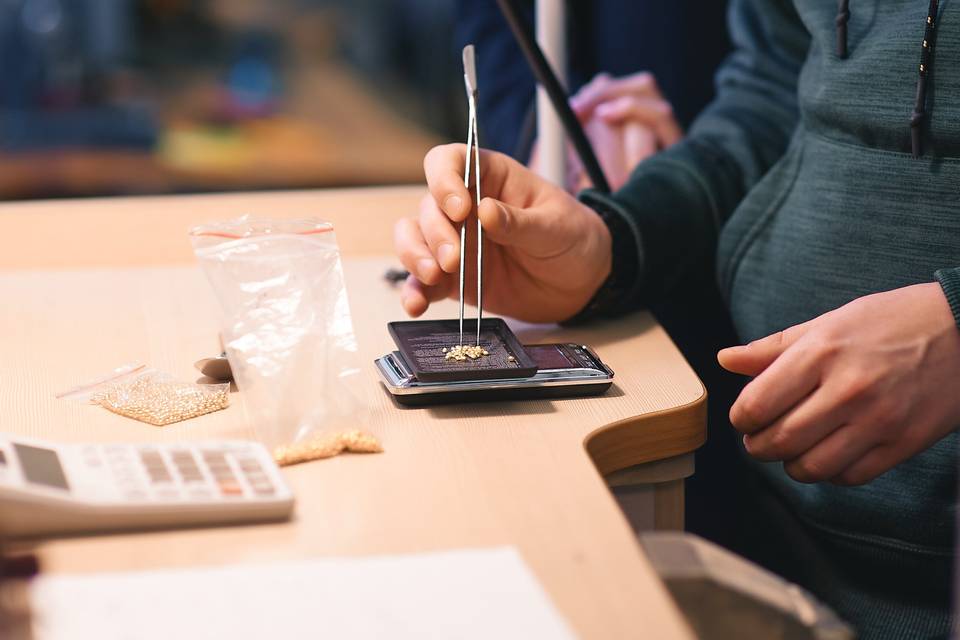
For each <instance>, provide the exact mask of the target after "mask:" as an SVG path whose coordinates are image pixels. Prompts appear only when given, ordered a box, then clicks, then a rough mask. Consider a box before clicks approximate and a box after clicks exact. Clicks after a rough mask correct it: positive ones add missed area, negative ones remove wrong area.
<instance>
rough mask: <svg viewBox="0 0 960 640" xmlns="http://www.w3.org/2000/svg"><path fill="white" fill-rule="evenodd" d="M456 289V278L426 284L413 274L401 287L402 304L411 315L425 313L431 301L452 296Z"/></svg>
mask: <svg viewBox="0 0 960 640" xmlns="http://www.w3.org/2000/svg"><path fill="white" fill-rule="evenodd" d="M453 290H454V278H452V277H447V278H443V279H442V280H441V281H440V283H439V284H436V285H433V286H430V285H425V284H423V283H422V282H420V281H419V280H417V279H416V277H414V276H413V275H412V274H411V275H410V277H408V278H407V279H406V281H405V282H404V283H403V286H402V287H401V289H400V304H401V305H403V310H404V311H406V312H407V313H408V314H409V315H410V316H411V317H413V318H416V317H418V316H421V315H423V312H424V311H426V310H427V308H428V307H429V306H430V303H431V302H437V301H438V300H443V299H445V298H448V297H450V295H452V293H453Z"/></svg>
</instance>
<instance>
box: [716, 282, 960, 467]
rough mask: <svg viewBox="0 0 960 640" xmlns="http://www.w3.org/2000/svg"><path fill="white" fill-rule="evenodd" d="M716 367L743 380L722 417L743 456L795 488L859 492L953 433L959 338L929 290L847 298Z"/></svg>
mask: <svg viewBox="0 0 960 640" xmlns="http://www.w3.org/2000/svg"><path fill="white" fill-rule="evenodd" d="M718 359H719V361H720V364H721V365H722V366H723V367H724V368H726V369H729V370H730V371H733V372H735V373H741V374H744V375H749V376H755V378H754V380H753V381H752V382H750V383H749V384H748V385H747V386H746V387H745V388H744V390H743V392H742V393H741V394H740V397H739V398H738V399H737V401H736V402H735V403H734V405H733V407H732V408H731V409H730V421H731V423H732V424H733V426H734V427H735V428H736V429H737V430H738V431H740V432H742V433H743V434H745V435H744V438H743V441H744V446H745V447H746V450H747V452H748V453H750V455H752V456H753V457H755V458H757V459H759V460H766V461H774V460H782V461H784V469H785V470H786V472H787V473H788V474H789V475H790V476H791V477H792V478H793V479H795V480H798V481H800V482H818V481H823V480H829V481H831V482H834V483H836V484H842V485H857V484H863V483H866V482H869V481H870V480H873V479H874V478H876V477H877V476H879V475H881V474H882V473H884V472H886V471H888V470H890V469H891V468H893V467H894V466H896V465H897V464H899V463H901V462H903V461H904V460H906V459H908V458H911V457H912V456H915V455H917V454H918V453H920V452H921V451H923V450H925V449H927V448H928V447H930V446H931V445H933V444H934V443H935V442H937V441H938V440H940V439H941V438H943V437H944V436H946V435H947V434H949V433H950V432H951V431H953V430H954V429H956V428H957V427H958V426H960V395H958V394H957V393H955V392H953V391H952V386H953V385H954V384H955V382H956V381H957V380H960V331H958V330H957V325H956V323H955V321H954V317H953V315H952V314H951V311H950V307H949V306H948V304H947V301H946V298H945V297H944V295H943V291H942V290H941V288H940V286H939V285H938V284H936V283H930V284H920V285H914V286H910V287H904V288H902V289H895V290H893V291H887V292H884V293H878V294H874V295H870V296H866V297H863V298H858V299H857V300H854V301H853V302H851V303H849V304H847V305H845V306H843V307H840V308H839V309H836V310H835V311H831V312H829V313H826V314H824V315H822V316H819V317H817V318H814V319H813V320H810V321H809V322H805V323H803V324H800V325H796V326H794V327H790V328H789V329H786V330H785V331H782V332H780V333H776V334H773V335H771V336H768V337H766V338H763V339H761V340H757V341H755V342H751V343H750V344H748V345H745V346H739V347H732V348H729V349H724V350H722V351H720V353H719V354H718Z"/></svg>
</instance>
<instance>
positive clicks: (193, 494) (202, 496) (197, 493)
mask: <svg viewBox="0 0 960 640" xmlns="http://www.w3.org/2000/svg"><path fill="white" fill-rule="evenodd" d="M187 495H188V496H189V497H190V498H192V499H193V500H210V499H211V498H213V493H212V492H211V491H208V490H207V489H193V490H192V491H190V492H189V493H188V494H187Z"/></svg>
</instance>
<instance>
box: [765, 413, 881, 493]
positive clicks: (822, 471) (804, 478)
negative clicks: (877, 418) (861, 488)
mask: <svg viewBox="0 0 960 640" xmlns="http://www.w3.org/2000/svg"><path fill="white" fill-rule="evenodd" d="M875 446H876V443H874V442H873V441H872V439H871V438H866V437H864V436H863V434H862V433H860V432H859V431H858V430H857V429H856V428H855V427H853V426H851V425H847V426H844V427H840V428H839V429H837V430H836V431H834V432H833V433H831V434H830V435H828V436H827V437H826V438H824V439H823V440H822V441H821V442H820V443H819V444H817V445H816V446H814V447H813V448H812V449H810V450H809V451H807V452H806V453H804V454H803V455H801V456H800V457H798V458H795V459H793V460H790V461H788V462H785V463H784V464H783V469H784V471H786V472H787V474H788V475H789V476H790V477H791V478H793V479H794V480H796V481H797V482H821V481H823V480H829V479H831V478H834V477H836V476H838V475H840V474H841V473H843V472H844V471H845V470H846V469H848V468H849V467H850V466H851V465H853V464H855V463H857V461H859V460H861V459H862V458H863V457H864V456H865V454H867V452H868V451H870V450H871V449H873V448H874V447H875Z"/></svg>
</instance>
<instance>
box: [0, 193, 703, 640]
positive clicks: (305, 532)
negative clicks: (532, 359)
mask: <svg viewBox="0 0 960 640" xmlns="http://www.w3.org/2000/svg"><path fill="white" fill-rule="evenodd" d="M420 194H421V189H420V188H392V189H366V190H352V191H350V190H348V191H330V192H302V193H282V194H281V193H277V194H257V195H242V194H238V195H223V196H186V197H166V198H142V199H116V200H85V201H74V202H67V201H60V202H56V201H52V202H31V203H22V204H13V205H3V206H0V299H2V300H3V301H4V302H3V306H2V308H0V334H2V335H3V336H4V339H3V341H2V343H0V412H2V413H0V415H2V416H3V427H2V429H3V430H4V431H11V432H14V433H18V434H23V435H28V436H33V437H42V438H54V439H58V440H63V441H84V440H93V441H110V440H114V441H120V440H134V441H137V440H142V441H147V440H163V441H172V440H180V439H190V440H193V439H202V438H209V437H239V438H247V437H251V436H252V431H251V429H250V425H249V424H248V423H247V421H246V418H245V416H244V412H243V409H242V405H241V403H240V402H239V399H235V402H234V403H233V405H232V406H231V407H230V408H229V409H228V410H226V411H221V412H218V413H214V414H210V415H207V416H203V417H201V418H197V419H195V420H191V421H188V422H184V423H180V424H176V425H171V426H168V427H163V428H157V427H152V426H149V425H146V424H141V423H138V422H135V421H132V420H129V419H126V418H122V417H120V416H116V415H113V414H111V413H109V412H107V411H105V410H103V409H101V408H99V407H94V406H88V405H80V404H76V403H73V402H70V401H63V400H60V401H58V400H56V399H54V393H55V392H56V391H58V390H60V389H63V388H66V387H69V386H71V385H73V384H75V383H77V382H78V381H82V380H84V379H86V378H89V377H91V376H94V375H97V374H98V373H100V372H102V371H104V370H108V369H110V368H112V367H115V366H117V365H119V364H121V363H123V362H128V361H132V360H140V361H143V362H147V363H149V364H151V365H153V366H155V367H157V368H160V369H163V370H166V371H169V372H171V373H173V374H175V375H176V376H178V377H181V378H184V379H194V378H195V377H196V373H195V372H194V371H193V370H192V366H191V363H192V362H193V361H194V360H196V359H198V358H200V357H202V356H205V355H207V354H212V353H214V352H215V351H216V349H217V337H216V336H217V309H216V304H215V302H214V301H213V300H212V296H211V295H210V292H209V289H208V285H207V283H206V281H205V280H204V279H203V277H202V275H201V274H200V272H199V271H198V270H197V268H196V267H195V266H193V264H192V262H193V258H192V254H191V250H190V248H189V244H188V241H187V237H186V229H187V228H188V227H189V226H190V225H191V224H193V223H197V222H200V221H207V220H212V219H216V218H224V217H232V216H236V215H240V214H243V213H250V214H255V215H272V216H278V215H284V216H286V215H289V216H303V215H308V214H309V215H317V216H321V217H324V218H327V219H329V220H332V221H333V222H334V223H335V224H336V225H337V229H338V236H339V240H340V243H341V247H342V249H343V252H344V255H345V256H346V257H347V259H346V261H345V271H346V274H347V279H348V285H349V287H350V297H351V306H352V310H353V317H354V322H355V326H356V330H357V332H358V336H359V342H360V346H361V351H362V353H363V357H364V359H365V360H366V361H368V362H369V361H371V360H372V359H373V358H374V357H375V356H377V355H380V354H383V353H385V352H387V351H389V350H390V349H391V348H392V347H391V341H390V338H389V337H388V335H387V332H386V330H385V328H384V323H385V322H386V321H387V320H389V319H394V318H400V317H402V313H401V310H400V305H399V301H398V298H397V295H396V292H395V290H393V289H392V288H391V287H390V286H389V285H387V284H386V283H385V282H384V280H383V279H382V272H383V270H384V269H385V268H386V267H387V266H388V265H391V264H393V263H394V261H393V259H392V258H390V257H387V256H388V253H389V250H390V246H391V239H390V237H391V226H392V221H393V220H394V219H396V218H397V217H398V216H401V215H406V214H410V213H412V212H413V211H415V207H416V202H417V200H418V198H419V195H420ZM431 313H432V314H433V315H434V316H449V315H450V314H452V313H455V310H454V307H453V306H452V305H451V304H448V305H446V306H443V305H441V306H440V307H438V308H437V309H435V310H433V311H432V312H431ZM516 328H517V331H518V333H519V334H520V335H521V337H522V338H523V339H524V340H528V341H530V340H554V339H557V340H572V341H577V342H581V341H583V342H587V343H589V344H591V345H592V346H594V347H595V348H596V349H597V351H598V352H599V353H600V354H601V356H602V357H603V358H604V359H605V360H606V361H607V362H609V363H610V365H611V367H612V368H613V369H614V370H615V371H616V372H617V378H616V387H615V388H614V389H613V390H612V391H611V393H609V394H608V395H607V396H606V397H603V398H596V399H590V400H566V401H538V402H529V403H513V404H509V403H499V404H488V405H471V406H462V407H446V408H433V409H400V408H398V407H397V406H396V405H394V404H393V402H392V401H391V400H390V399H389V398H388V397H387V396H386V394H385V393H384V392H383V391H382V390H380V389H378V388H376V381H375V374H374V372H373V368H372V366H370V367H368V368H367V370H366V373H367V376H368V380H369V389H370V390H371V394H372V395H371V397H372V398H373V401H374V404H375V409H374V417H373V423H372V425H371V427H370V429H371V431H373V432H374V433H376V434H377V435H378V436H379V437H380V438H381V439H382V441H383V443H384V445H385V447H386V452H385V453H384V454H381V455H368V456H341V457H338V458H335V459H332V460H326V461H320V462H315V463H310V464H304V465H299V466H295V467H290V468H287V469H286V470H285V471H284V473H285V476H286V477H287V479H288V481H289V482H290V484H291V486H292V488H293V489H294V491H295V493H296V494H297V498H298V502H297V509H296V516H295V519H294V520H293V521H292V522H290V523H283V524H274V525H265V526H248V527H234V528H220V529H201V530H188V531H168V532H157V533H141V534H124V535H112V536H100V537H87V538H77V539H70V540H54V541H47V542H43V543H40V544H39V545H38V547H37V552H38V553H39V554H40V557H41V560H42V562H43V563H44V565H45V567H46V569H47V570H48V571H64V572H65V571H79V572H85V571H94V570H124V569H147V568H155V567H164V566H183V565H200V564H219V563H229V562H244V561H264V560H275V559H284V558H301V557H311V556H329V555H368V554H380V553H407V552H418V551H426V550H435V549H447V548H459V547H481V546H491V545H503V544H508V545H514V546H516V547H517V548H518V549H519V550H520V553H521V554H522V555H523V557H524V559H525V560H526V562H527V563H528V564H529V566H530V567H531V569H532V570H533V572H534V573H535V574H536V576H537V577H538V579H539V580H540V582H541V583H542V584H543V586H544V588H545V589H546V591H547V592H548V593H549V595H550V596H551V597H552V599H553V600H554V602H555V603H556V604H557V606H558V607H559V608H560V610H561V611H562V612H563V614H564V615H565V616H566V617H567V619H568V620H569V621H570V623H571V624H572V626H573V627H574V629H575V630H576V631H577V632H578V633H579V634H580V635H581V636H582V637H585V638H627V637H649V638H658V639H662V638H683V637H688V634H689V632H688V630H687V628H686V626H685V624H684V623H683V622H682V621H681V619H680V617H679V614H678V612H677V610H676V608H675V607H674V605H673V604H672V602H671V601H670V600H669V598H668V596H667V595H666V592H665V590H664V589H663V587H662V586H661V584H660V583H659V581H658V580H657V578H656V576H655V574H654V573H653V572H652V570H651V568H650V566H649V564H648V562H647V560H646V559H645V557H644V556H643V554H642V552H641V550H640V548H639V547H638V545H637V543H636V540H635V538H634V536H633V533H632V531H631V530H630V528H629V527H628V526H627V523H626V521H625V520H624V517H623V516H622V514H621V512H620V511H619V509H618V508H617V505H616V504H615V502H614V500H613V499H612V497H611V495H610V493H609V491H608V490H607V487H606V486H605V484H604V482H603V478H602V476H601V473H598V469H599V471H600V472H602V473H604V474H605V473H609V472H613V471H615V470H618V469H622V468H625V467H628V466H631V465H635V464H638V463H641V462H646V461H650V460H657V459H662V458H668V457H671V456H676V455H681V454H684V453H688V452H690V451H692V450H694V449H695V448H696V447H697V446H699V444H700V443H701V442H702V440H703V437H704V411H703V409H704V404H705V394H704V390H703V387H702V385H701V384H700V382H699V380H698V379H697V378H696V376H695V375H694V374H693V372H692V371H691V370H690V369H689V367H688V366H687V365H686V363H685V362H684V360H683V358H682V357H681V356H680V354H679V353H678V352H677V350H676V349H675V347H674V346H673V344H672V343H671V342H670V340H669V338H668V337H667V336H666V335H665V334H664V332H663V331H662V330H661V329H660V327H659V326H658V325H657V324H656V323H655V322H654V321H653V320H652V319H651V318H650V317H649V316H648V315H645V314H638V315H635V316H632V317H629V318H626V319H623V320H621V321H618V322H613V323H606V324H602V325H598V326H591V327H589V328H577V329H575V330H574V329H560V328H557V327H552V326H530V325H516ZM588 451H589V453H590V455H589V456H588V455H587V452H588ZM591 457H592V458H593V459H592V460H591Z"/></svg>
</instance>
